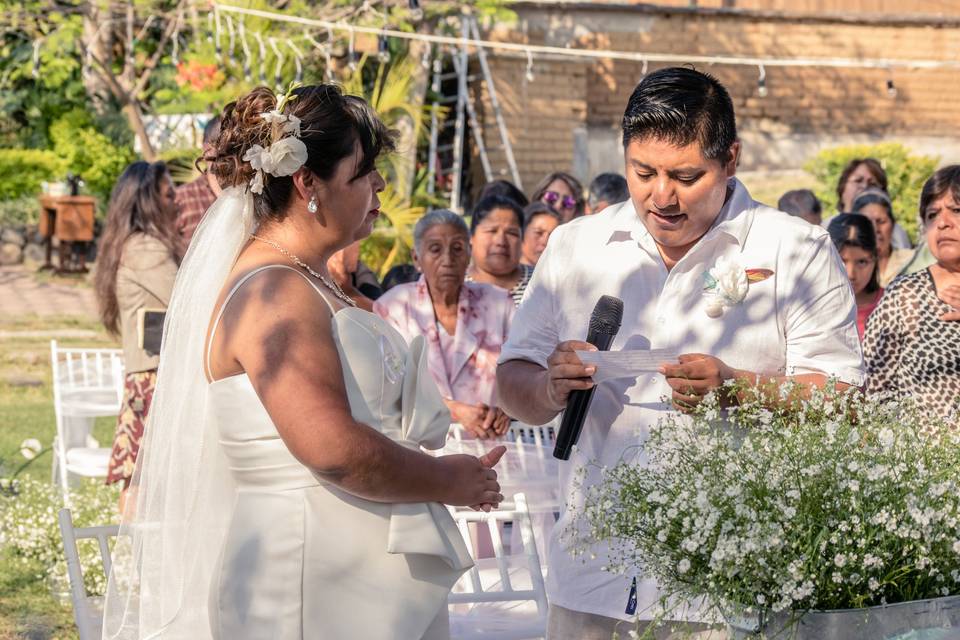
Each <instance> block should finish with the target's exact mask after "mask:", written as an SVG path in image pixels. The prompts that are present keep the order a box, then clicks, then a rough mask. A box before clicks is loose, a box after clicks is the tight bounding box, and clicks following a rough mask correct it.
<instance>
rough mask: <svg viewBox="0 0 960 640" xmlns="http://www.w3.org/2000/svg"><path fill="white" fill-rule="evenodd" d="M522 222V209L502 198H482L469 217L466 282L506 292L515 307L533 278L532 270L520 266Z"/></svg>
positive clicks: (529, 267) (531, 268)
mask: <svg viewBox="0 0 960 640" xmlns="http://www.w3.org/2000/svg"><path fill="white" fill-rule="evenodd" d="M523 223H524V215H523V209H521V208H520V206H519V205H518V204H517V203H516V202H514V201H513V200H511V199H509V198H504V197H503V196H487V197H486V198H484V199H482V200H481V201H480V202H478V203H477V206H476V207H474V209H473V216H472V217H471V218H470V241H471V248H472V258H473V263H472V264H471V265H470V271H469V272H468V274H467V281H468V282H484V283H486V284H492V285H495V286H497V287H500V288H501V289H506V290H507V291H508V292H509V293H510V297H512V298H513V301H514V304H516V305H517V306H519V305H520V300H522V299H523V294H524V292H525V291H526V290H527V285H528V284H529V283H530V278H531V277H532V276H533V267H531V266H527V265H524V264H521V263H520V251H521V242H522V238H523Z"/></svg>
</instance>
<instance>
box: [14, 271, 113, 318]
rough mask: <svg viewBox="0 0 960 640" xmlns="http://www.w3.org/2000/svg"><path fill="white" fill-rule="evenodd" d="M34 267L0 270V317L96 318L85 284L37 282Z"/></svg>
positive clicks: (63, 280) (93, 301) (62, 280)
mask: <svg viewBox="0 0 960 640" xmlns="http://www.w3.org/2000/svg"><path fill="white" fill-rule="evenodd" d="M34 269H35V267H24V266H22V265H18V266H12V267H0V317H3V318H5V319H6V318H11V317H13V316H20V315H38V316H65V315H66V316H76V315H79V316H86V317H88V318H96V317H97V302H96V299H95V297H94V295H93V289H92V288H91V287H90V285H89V284H86V283H85V282H82V281H78V282H76V283H75V284H74V283H72V282H69V281H67V279H66V278H63V277H61V278H54V277H52V276H50V281H48V282H40V281H38V279H37V277H36V275H35V271H34Z"/></svg>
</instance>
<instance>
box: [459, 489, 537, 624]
mask: <svg viewBox="0 0 960 640" xmlns="http://www.w3.org/2000/svg"><path fill="white" fill-rule="evenodd" d="M451 512H452V514H453V518H454V520H456V522H457V526H458V527H459V529H460V532H461V533H462V534H463V537H464V540H465V541H466V543H467V547H468V548H469V549H470V550H471V554H472V555H476V554H475V553H474V550H475V549H476V548H477V542H478V540H477V539H476V537H475V536H476V532H477V530H478V529H479V528H480V527H483V526H484V525H485V526H486V529H487V531H488V532H489V536H490V540H491V541H492V543H493V553H494V556H493V557H492V558H476V557H475V558H474V562H475V565H474V567H473V568H471V569H470V570H469V571H467V573H465V574H464V575H463V577H462V578H460V581H459V582H457V584H456V585H455V586H454V588H453V592H452V593H451V594H450V596H449V598H448V602H449V607H450V636H451V638H453V639H458V640H465V639H470V640H480V639H490V640H493V639H496V640H522V639H525V638H542V637H544V634H545V633H546V625H547V596H546V589H545V587H544V583H543V572H542V570H541V567H540V555H539V553H538V552H537V544H536V542H535V539H534V535H533V526H532V524H531V521H530V512H529V509H528V508H527V501H526V497H525V496H524V495H523V494H522V493H518V494H516V495H514V496H513V501H512V502H504V503H501V505H500V508H499V509H497V510H495V511H491V512H490V513H484V512H482V511H472V510H469V509H453V510H452V511H451ZM505 522H512V523H513V527H514V528H518V529H519V531H520V541H521V549H519V550H518V551H519V553H517V552H515V550H514V549H512V548H511V550H510V553H509V554H507V553H506V551H505V549H504V544H503V538H502V533H503V531H502V525H503V523H505ZM471 525H474V526H471Z"/></svg>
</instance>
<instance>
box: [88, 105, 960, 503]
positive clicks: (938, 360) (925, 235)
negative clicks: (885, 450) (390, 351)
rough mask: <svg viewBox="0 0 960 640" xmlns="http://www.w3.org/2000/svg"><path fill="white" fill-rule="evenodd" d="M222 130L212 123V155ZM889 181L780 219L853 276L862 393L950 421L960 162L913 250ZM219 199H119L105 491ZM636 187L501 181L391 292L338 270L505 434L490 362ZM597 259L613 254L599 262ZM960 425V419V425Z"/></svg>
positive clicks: (931, 188) (129, 189)
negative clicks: (117, 374)
mask: <svg viewBox="0 0 960 640" xmlns="http://www.w3.org/2000/svg"><path fill="white" fill-rule="evenodd" d="M217 133H218V121H217V120H216V119H214V120H213V121H211V122H210V123H209V125H208V126H207V129H206V131H205V136H204V152H205V154H209V153H210V149H211V148H212V141H213V140H215V138H216V136H217ZM887 188H888V181H887V176H886V173H885V172H884V169H883V167H882V166H881V164H880V163H879V162H878V161H877V160H875V159H873V158H862V159H857V160H854V161H852V162H850V163H849V165H848V166H847V167H846V168H845V170H844V171H843V173H842V175H841V177H840V180H839V183H838V184H837V191H836V192H837V198H838V211H837V212H836V215H834V216H833V217H830V218H829V219H824V212H823V211H822V206H821V204H820V202H819V200H818V199H817V197H816V196H815V195H814V194H813V193H812V192H811V191H808V190H794V191H789V192H787V193H785V194H784V195H783V197H782V198H780V200H779V202H778V208H779V209H780V210H782V211H785V212H787V213H789V214H791V215H794V216H797V217H799V218H802V219H803V220H805V221H806V222H808V223H809V224H811V225H822V226H825V227H826V229H827V231H828V233H829V235H830V237H831V239H832V240H833V243H834V245H835V247H836V250H837V254H838V257H839V260H841V261H842V263H843V265H844V267H845V269H846V273H847V275H848V277H849V279H850V286H851V288H852V290H853V294H854V296H855V298H856V304H857V328H858V330H859V334H860V339H861V341H862V349H863V356H864V362H865V368H866V373H867V384H866V388H865V390H866V392H867V393H885V394H893V395H904V394H908V395H911V396H914V397H916V398H918V399H920V400H921V401H922V402H923V404H924V406H926V407H928V408H929V409H930V410H931V411H934V412H936V413H937V414H940V415H943V416H948V417H951V419H956V417H957V412H958V407H960V165H954V166H947V167H944V168H942V169H940V170H939V171H937V172H936V173H935V174H934V175H933V176H931V177H930V178H929V180H927V182H926V184H925V185H924V187H923V192H922V196H921V198H920V202H919V203H918V217H919V220H920V222H921V228H920V232H919V234H918V236H919V237H918V238H917V239H916V243H914V242H912V241H911V239H910V238H909V236H908V235H907V233H906V232H905V230H904V229H903V228H902V227H901V226H900V225H899V224H897V221H896V219H895V217H894V211H893V204H892V198H891V195H896V194H890V193H888V190H887ZM219 192H220V187H219V186H218V184H217V181H216V179H215V178H214V177H213V175H212V174H211V173H208V172H204V173H202V174H201V175H200V176H199V177H198V178H197V179H196V180H194V181H193V182H190V183H188V184H185V185H182V186H180V187H178V188H177V189H176V191H174V186H173V183H172V181H171V179H170V175H169V173H168V172H167V170H166V168H165V166H164V165H163V164H162V163H153V164H148V163H145V162H137V163H134V164H132V165H130V167H128V168H127V170H126V171H125V172H124V174H123V175H122V176H121V178H120V180H119V181H118V183H117V185H116V188H115V189H114V192H113V196H112V199H111V203H110V207H109V214H108V220H107V225H106V233H105V234H104V236H103V238H102V240H101V246H100V256H101V259H100V263H99V265H98V269H97V276H96V278H97V294H98V296H99V301H100V305H101V315H102V318H103V321H104V324H105V325H106V327H107V328H108V329H109V330H110V331H112V332H114V333H116V334H118V335H119V336H120V337H121V339H122V342H123V349H124V356H125V360H126V363H127V380H126V387H125V398H124V403H123V411H122V412H121V414H120V418H119V422H118V425H117V432H116V438H115V443H114V450H113V455H112V458H111V467H110V475H109V479H108V481H110V482H123V483H124V484H127V483H129V481H130V477H131V474H132V471H133V466H134V465H133V462H134V460H135V458H136V455H137V450H138V446H139V441H140V438H141V437H142V435H143V428H144V424H145V416H146V413H147V411H148V410H149V406H150V400H151V396H152V392H153V385H154V383H155V380H156V371H157V366H158V359H157V354H153V353H148V352H146V351H144V349H143V348H142V347H141V346H140V342H139V340H138V322H137V318H138V314H140V313H142V311H143V310H146V309H149V310H162V309H164V308H165V306H166V304H167V303H168V301H169V298H170V293H171V290H172V288H173V282H174V278H175V275H176V270H177V265H178V264H179V261H180V260H181V258H182V257H183V255H184V254H185V253H186V251H187V249H188V247H189V243H190V238H191V236H192V234H193V232H194V230H195V229H196V227H197V225H198V224H199V223H200V222H201V220H202V217H203V214H204V212H205V211H206V209H207V208H208V207H209V206H210V205H211V204H212V203H213V202H214V200H215V199H216V198H217V196H218V194H219ZM629 197H630V193H629V191H628V188H627V181H626V180H625V179H624V177H623V176H621V175H619V174H615V173H603V174H600V175H598V176H596V177H595V178H594V179H593V180H592V182H591V183H590V184H589V187H588V188H587V189H586V190H585V189H584V188H583V186H582V185H581V183H580V182H579V181H578V180H577V179H576V178H575V177H573V176H572V175H570V174H568V173H564V172H556V173H551V174H549V175H547V176H545V177H544V178H543V180H541V181H540V183H539V184H538V185H537V186H536V187H535V188H534V189H533V190H532V191H531V192H530V198H529V199H528V198H527V196H526V195H525V194H524V193H523V192H522V191H521V190H520V189H518V188H517V187H516V186H515V185H513V184H512V183H510V182H508V181H505V180H495V181H493V182H490V183H488V184H486V185H485V186H484V187H483V188H482V189H481V190H480V191H479V193H478V194H477V197H476V201H475V204H474V205H473V207H472V208H471V209H470V210H469V211H468V212H467V213H468V216H466V217H465V216H461V215H459V214H457V213H454V212H452V211H449V210H434V211H430V212H428V213H427V214H425V215H424V216H423V217H422V218H421V219H420V220H419V222H417V224H416V226H415V229H414V233H413V238H414V243H413V247H412V259H413V263H412V264H403V265H398V266H394V267H393V268H392V269H390V271H389V272H388V273H387V274H386V276H385V277H384V278H383V279H382V281H381V280H378V278H377V277H376V275H375V274H374V273H373V272H372V271H371V270H370V268H369V267H368V266H367V265H365V264H364V263H363V261H362V260H360V258H359V255H360V248H359V245H358V244H354V245H352V246H350V247H348V248H347V249H345V250H343V251H341V252H339V253H338V254H336V255H335V256H334V257H333V258H332V259H331V260H330V263H329V265H328V267H329V270H330V273H331V274H332V275H333V276H334V277H335V278H336V280H337V281H338V284H339V285H340V287H341V288H342V289H343V290H344V291H345V292H346V293H347V295H349V296H350V297H352V298H353V299H354V300H356V301H357V303H358V305H359V306H361V307H362V308H365V309H367V310H370V311H373V312H375V313H377V314H379V315H380V316H382V317H383V318H385V319H386V320H387V321H388V322H389V323H390V324H391V325H393V326H394V327H395V328H396V329H397V330H398V331H399V332H400V333H401V334H402V335H403V336H404V337H405V338H406V339H407V340H408V341H409V340H412V339H413V338H414V337H416V336H419V335H422V336H425V337H426V339H427V343H428V364H429V369H430V372H431V374H432V376H433V379H434V380H435V382H436V383H437V387H438V388H439V389H440V392H441V394H442V395H443V397H444V399H445V401H446V403H447V406H448V407H449V409H450V412H451V415H452V417H453V420H454V421H455V422H456V423H458V424H459V425H461V427H462V429H463V432H464V433H463V437H468V438H470V437H475V438H483V439H486V438H497V437H499V436H501V435H503V434H504V433H506V431H507V429H508V428H509V425H510V422H511V417H510V416H509V415H507V414H506V413H505V412H504V411H503V410H502V409H501V408H500V407H499V406H498V405H499V403H498V398H497V390H496V376H495V372H496V364H497V359H498V357H499V355H500V351H501V347H502V346H503V344H504V343H505V341H506V339H507V336H508V334H509V332H510V325H511V321H512V319H513V316H514V311H515V309H516V307H518V306H519V305H520V304H521V303H522V301H523V298H524V292H525V291H526V289H527V285H528V284H529V283H530V280H531V278H532V277H533V274H534V272H535V269H536V266H537V262H538V260H539V259H540V256H541V255H542V254H543V252H544V249H545V248H546V247H547V243H548V242H549V239H550V235H551V234H552V233H553V231H554V230H556V229H557V228H558V227H559V226H560V225H563V224H565V223H567V222H569V221H570V220H572V219H574V218H577V217H580V216H584V215H597V214H601V213H602V212H603V211H604V209H606V208H607V207H609V206H610V205H614V204H617V203H620V202H623V201H625V200H627V199H628V198H629ZM596 259H597V260H601V261H602V260H603V256H602V255H600V256H596ZM958 424H960V423H958Z"/></svg>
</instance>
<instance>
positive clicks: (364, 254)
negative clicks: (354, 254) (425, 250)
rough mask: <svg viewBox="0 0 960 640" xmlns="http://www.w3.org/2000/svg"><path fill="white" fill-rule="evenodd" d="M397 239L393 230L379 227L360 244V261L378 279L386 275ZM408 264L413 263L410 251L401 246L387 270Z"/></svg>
mask: <svg viewBox="0 0 960 640" xmlns="http://www.w3.org/2000/svg"><path fill="white" fill-rule="evenodd" d="M396 237H397V234H396V232H395V231H394V230H393V229H392V228H390V227H377V228H376V229H374V230H373V233H371V234H370V236H369V237H367V238H366V239H365V240H364V241H363V242H361V243H360V259H361V260H362V261H363V263H364V264H365V265H367V266H368V267H370V270H371V271H373V272H374V273H375V274H377V278H382V277H383V275H384V273H385V270H384V268H383V267H384V265H385V263H386V261H387V258H388V257H389V256H390V251H391V250H392V249H393V246H394V243H395V239H396ZM408 262H413V259H412V258H411V256H410V249H409V248H408V247H407V246H406V245H401V247H400V248H399V249H398V251H397V255H396V256H395V257H394V259H393V260H392V261H391V264H390V265H388V266H387V269H389V268H390V267H392V266H395V265H398V264H405V263H408Z"/></svg>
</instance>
